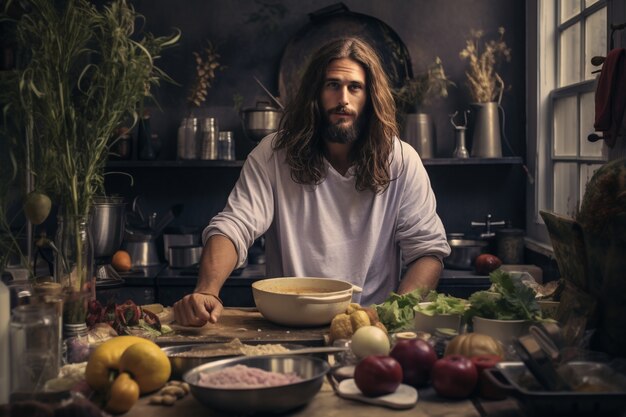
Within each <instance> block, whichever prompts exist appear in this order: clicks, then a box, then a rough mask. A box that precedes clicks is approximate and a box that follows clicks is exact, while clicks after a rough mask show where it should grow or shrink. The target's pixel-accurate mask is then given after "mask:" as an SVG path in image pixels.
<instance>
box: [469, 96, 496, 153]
mask: <svg viewBox="0 0 626 417" xmlns="http://www.w3.org/2000/svg"><path fill="white" fill-rule="evenodd" d="M471 106H472V108H473V109H474V133H473V136H472V153H471V155H472V157H473V158H500V157H502V145H501V142H502V141H501V139H500V117H499V115H498V103H496V102H490V103H472V105H471Z"/></svg>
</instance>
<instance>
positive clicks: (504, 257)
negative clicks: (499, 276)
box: [496, 229, 524, 265]
mask: <svg viewBox="0 0 626 417" xmlns="http://www.w3.org/2000/svg"><path fill="white" fill-rule="evenodd" d="M496 246H497V255H498V258H500V260H501V261H502V263H504V264H510V265H519V264H522V263H524V231H523V230H522V229H499V230H497V231H496Z"/></svg>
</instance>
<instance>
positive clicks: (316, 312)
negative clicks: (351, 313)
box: [252, 277, 362, 327]
mask: <svg viewBox="0 0 626 417" xmlns="http://www.w3.org/2000/svg"><path fill="white" fill-rule="evenodd" d="M361 291H362V289H361V288H359V287H357V286H355V285H352V284H351V283H349V282H346V281H341V280H338V279H330V278H308V277H301V278H297V277H286V278H270V279H264V280H260V281H256V282H254V283H253V284H252V295H253V297H254V303H255V304H256V306H257V308H258V309H259V312H260V313H261V314H262V315H263V317H265V318H266V319H267V320H269V321H272V322H274V323H277V324H282V325H285V326H294V327H307V326H324V325H327V324H328V323H330V322H331V320H332V319H333V317H335V315H337V314H339V313H342V312H344V311H345V310H346V308H348V305H350V302H351V301H352V293H353V292H361Z"/></svg>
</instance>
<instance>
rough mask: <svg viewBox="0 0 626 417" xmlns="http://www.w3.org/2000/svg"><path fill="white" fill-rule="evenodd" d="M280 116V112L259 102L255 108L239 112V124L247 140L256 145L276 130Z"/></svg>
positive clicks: (266, 103)
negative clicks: (241, 124)
mask: <svg viewBox="0 0 626 417" xmlns="http://www.w3.org/2000/svg"><path fill="white" fill-rule="evenodd" d="M281 116H282V111H281V110H279V109H276V108H274V107H272V106H270V105H269V103H268V102H263V101H261V102H258V103H257V104H256V107H248V108H245V109H243V110H242V111H241V122H242V123H243V129H244V132H245V133H246V136H248V139H250V140H251V141H252V142H254V143H258V142H260V141H261V139H263V138H264V137H265V136H267V135H269V134H270V133H272V132H276V131H277V130H278V124H279V123H280V118H281Z"/></svg>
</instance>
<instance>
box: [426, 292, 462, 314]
mask: <svg viewBox="0 0 626 417" xmlns="http://www.w3.org/2000/svg"><path fill="white" fill-rule="evenodd" d="M424 301H425V302H424V303H419V304H417V305H416V306H415V311H419V312H420V313H423V314H426V315H428V316H434V315H435V314H463V313H465V310H466V309H467V307H468V302H467V300H465V299H463V298H458V297H453V296H451V295H446V294H442V293H438V292H437V291H430V292H429V293H428V295H426V298H425V299H424Z"/></svg>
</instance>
